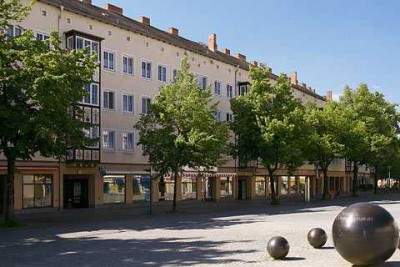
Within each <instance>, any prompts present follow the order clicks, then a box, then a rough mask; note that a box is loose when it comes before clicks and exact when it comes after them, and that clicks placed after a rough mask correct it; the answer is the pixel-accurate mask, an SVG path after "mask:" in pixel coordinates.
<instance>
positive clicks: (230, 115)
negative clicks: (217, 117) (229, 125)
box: [226, 112, 233, 121]
mask: <svg viewBox="0 0 400 267" xmlns="http://www.w3.org/2000/svg"><path fill="white" fill-rule="evenodd" d="M226 121H233V114H232V113H229V112H227V113H226Z"/></svg>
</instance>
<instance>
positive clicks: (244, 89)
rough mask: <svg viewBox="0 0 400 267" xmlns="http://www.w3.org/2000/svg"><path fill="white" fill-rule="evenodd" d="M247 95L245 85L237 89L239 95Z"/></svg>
mask: <svg viewBox="0 0 400 267" xmlns="http://www.w3.org/2000/svg"><path fill="white" fill-rule="evenodd" d="M245 94H247V85H241V86H240V87H239V95H245Z"/></svg>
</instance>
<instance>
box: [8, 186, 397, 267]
mask: <svg viewBox="0 0 400 267" xmlns="http://www.w3.org/2000/svg"><path fill="white" fill-rule="evenodd" d="M397 199H400V195H398V194H390V195H380V196H379V198H377V197H374V196H363V197H359V198H357V199H353V198H343V199H338V200H332V201H325V202H315V203H307V204H304V203H290V202H288V203H282V204H281V205H280V206H270V205H269V204H267V202H265V201H244V202H243V201H242V202H237V201H236V202H233V201H232V202H230V203H219V204H217V203H196V204H193V205H191V206H184V205H183V206H182V204H181V203H178V204H181V206H182V207H181V209H180V212H178V213H176V214H171V213H169V212H166V211H162V210H161V208H158V209H155V210H154V212H155V214H153V215H151V216H150V215H146V214H145V213H146V212H145V210H142V211H140V210H135V212H136V213H135V212H133V211H132V210H133V208H124V209H122V208H121V209H115V210H111V209H110V210H104V209H103V210H98V209H91V210H90V209H89V210H83V211H78V212H77V211H63V212H56V213H54V212H53V213H51V214H42V215H41V216H39V215H35V216H28V215H26V216H22V217H21V220H22V222H23V223H24V224H25V226H24V227H21V228H19V229H13V230H2V231H0V266H47V267H50V266H68V267H70V266H351V264H350V263H348V262H346V261H345V260H344V259H342V258H341V257H340V255H339V254H338V253H337V252H336V251H335V249H334V248H333V244H332V239H331V227H332V223H333V220H334V218H335V217H336V215H337V214H338V213H339V212H340V211H341V210H342V209H343V208H344V207H346V206H348V205H350V204H352V203H354V202H366V201H370V202H374V203H378V204H379V205H381V206H382V207H384V208H386V209H387V210H388V211H389V212H390V213H391V214H392V215H393V216H394V217H395V218H396V219H399V218H400V201H397ZM46 216H47V217H46ZM313 227H321V228H323V229H325V231H326V232H327V233H328V242H327V244H326V245H325V246H324V247H323V248H322V249H314V248H312V247H311V246H310V245H309V244H308V242H307V233H308V231H309V230H310V229H311V228H313ZM276 235H281V236H284V237H285V238H286V239H287V240H288V241H289V243H290V252H289V254H288V257H287V259H285V260H281V261H278V260H273V259H271V258H270V257H269V256H268V255H267V252H266V245H267V242H268V240H269V239H270V238H271V237H273V236H276ZM377 245H379V244H377ZM382 266H400V251H396V252H395V254H394V255H393V256H392V257H391V258H390V259H389V260H388V261H387V262H386V263H384V264H382Z"/></svg>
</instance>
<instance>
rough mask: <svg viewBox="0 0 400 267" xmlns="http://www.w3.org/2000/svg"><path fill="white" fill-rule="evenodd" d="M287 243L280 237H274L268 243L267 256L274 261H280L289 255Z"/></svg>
mask: <svg viewBox="0 0 400 267" xmlns="http://www.w3.org/2000/svg"><path fill="white" fill-rule="evenodd" d="M289 248H290V246H289V242H288V241H287V240H286V239H285V238H284V237H281V236H274V237H273V238H271V239H270V240H269V241H268V245H267V250H268V254H269V255H270V256H271V257H272V258H274V259H276V260H281V259H283V258H285V257H286V255H287V254H288V253H289Z"/></svg>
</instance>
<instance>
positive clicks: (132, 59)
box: [122, 55, 135, 76]
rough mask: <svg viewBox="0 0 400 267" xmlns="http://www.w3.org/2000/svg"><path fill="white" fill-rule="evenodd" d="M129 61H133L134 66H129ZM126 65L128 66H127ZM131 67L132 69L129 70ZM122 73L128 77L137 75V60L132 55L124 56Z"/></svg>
mask: <svg viewBox="0 0 400 267" xmlns="http://www.w3.org/2000/svg"><path fill="white" fill-rule="evenodd" d="M129 60H131V61H132V65H131V66H129V64H128V63H129ZM125 61H126V63H125ZM125 64H126V65H125ZM129 67H131V69H129ZM122 72H123V73H124V74H127V75H132V76H133V75H134V73H135V58H134V57H133V56H130V55H122Z"/></svg>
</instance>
